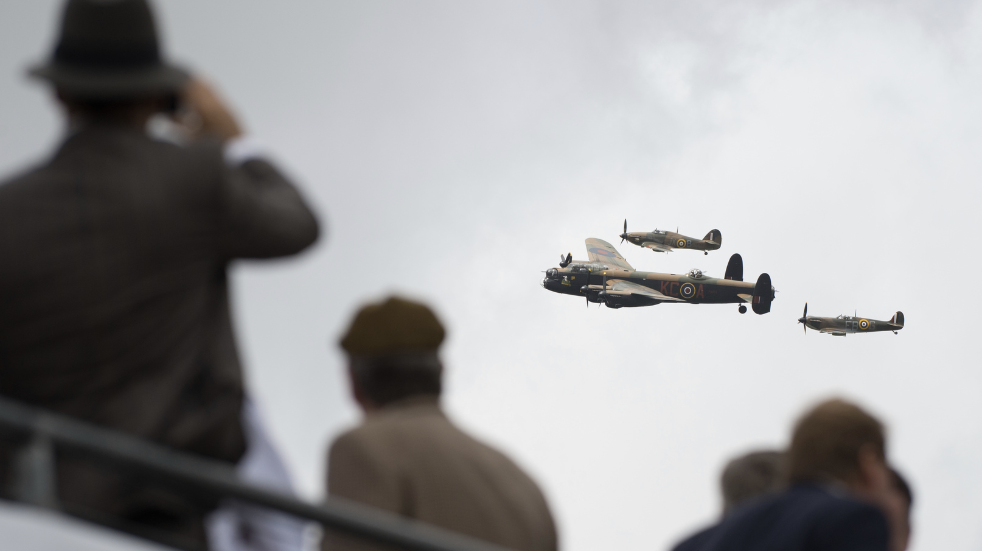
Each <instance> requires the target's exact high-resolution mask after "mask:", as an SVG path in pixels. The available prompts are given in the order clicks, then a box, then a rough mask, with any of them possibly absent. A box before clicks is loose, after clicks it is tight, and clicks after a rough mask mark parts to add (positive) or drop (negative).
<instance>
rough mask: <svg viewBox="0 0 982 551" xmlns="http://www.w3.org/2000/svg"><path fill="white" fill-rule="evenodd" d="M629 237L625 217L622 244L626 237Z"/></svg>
mask: <svg viewBox="0 0 982 551" xmlns="http://www.w3.org/2000/svg"><path fill="white" fill-rule="evenodd" d="M626 237H627V218H625V219H624V233H622V234H621V245H623V244H624V239H625V238H626Z"/></svg>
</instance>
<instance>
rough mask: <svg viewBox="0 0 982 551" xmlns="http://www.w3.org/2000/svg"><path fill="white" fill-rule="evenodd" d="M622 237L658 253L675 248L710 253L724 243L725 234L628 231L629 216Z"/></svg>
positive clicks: (712, 232)
mask: <svg viewBox="0 0 982 551" xmlns="http://www.w3.org/2000/svg"><path fill="white" fill-rule="evenodd" d="M620 237H621V243H623V242H624V241H625V240H627V241H628V242H629V243H631V244H632V245H637V246H639V247H644V248H646V249H651V250H653V251H655V252H658V253H670V252H672V251H673V250H674V249H694V250H697V251H703V254H709V251H715V250H716V249H719V247H720V245H722V244H723V234H721V233H720V231H719V230H711V231H710V232H709V233H707V234H706V237H703V238H702V239H696V238H695V237H689V236H688V235H682V234H681V233H678V232H673V231H664V230H655V231H647V232H645V231H635V232H631V233H627V218H625V219H624V233H622V234H621V235H620Z"/></svg>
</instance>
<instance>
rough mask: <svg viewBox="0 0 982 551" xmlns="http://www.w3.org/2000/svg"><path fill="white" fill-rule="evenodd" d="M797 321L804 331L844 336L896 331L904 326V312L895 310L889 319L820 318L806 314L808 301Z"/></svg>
mask: <svg viewBox="0 0 982 551" xmlns="http://www.w3.org/2000/svg"><path fill="white" fill-rule="evenodd" d="M798 323H801V324H804V326H805V327H804V330H805V333H807V332H808V328H809V327H811V328H812V329H814V330H816V331H819V332H821V333H829V334H831V335H833V336H836V337H845V336H846V334H847V333H875V332H877V331H893V334H894V335H896V334H897V331H900V330H901V329H903V328H904V313H903V312H900V311H899V310H898V311H897V313H896V314H894V315H893V317H892V318H890V321H880V320H874V319H869V318H860V317H857V316H838V317H835V318H822V317H818V316H809V315H808V303H807V302H806V303H805V311H804V313H802V314H801V317H800V318H798Z"/></svg>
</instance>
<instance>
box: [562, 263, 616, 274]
mask: <svg viewBox="0 0 982 551" xmlns="http://www.w3.org/2000/svg"><path fill="white" fill-rule="evenodd" d="M609 269H610V268H608V267H607V266H605V265H604V264H601V263H599V262H577V263H576V264H570V265H569V271H571V272H573V273H574V274H579V273H587V272H599V271H602V270H609Z"/></svg>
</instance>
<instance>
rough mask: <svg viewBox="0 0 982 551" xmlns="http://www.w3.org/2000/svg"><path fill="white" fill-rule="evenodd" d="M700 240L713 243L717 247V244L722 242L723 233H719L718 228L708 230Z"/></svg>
mask: <svg viewBox="0 0 982 551" xmlns="http://www.w3.org/2000/svg"><path fill="white" fill-rule="evenodd" d="M702 240H703V241H710V242H712V243H715V244H716V248H717V249H718V248H719V246H720V245H722V244H723V234H722V233H720V232H719V230H710V232H709V233H707V234H706V237H703V238H702Z"/></svg>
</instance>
